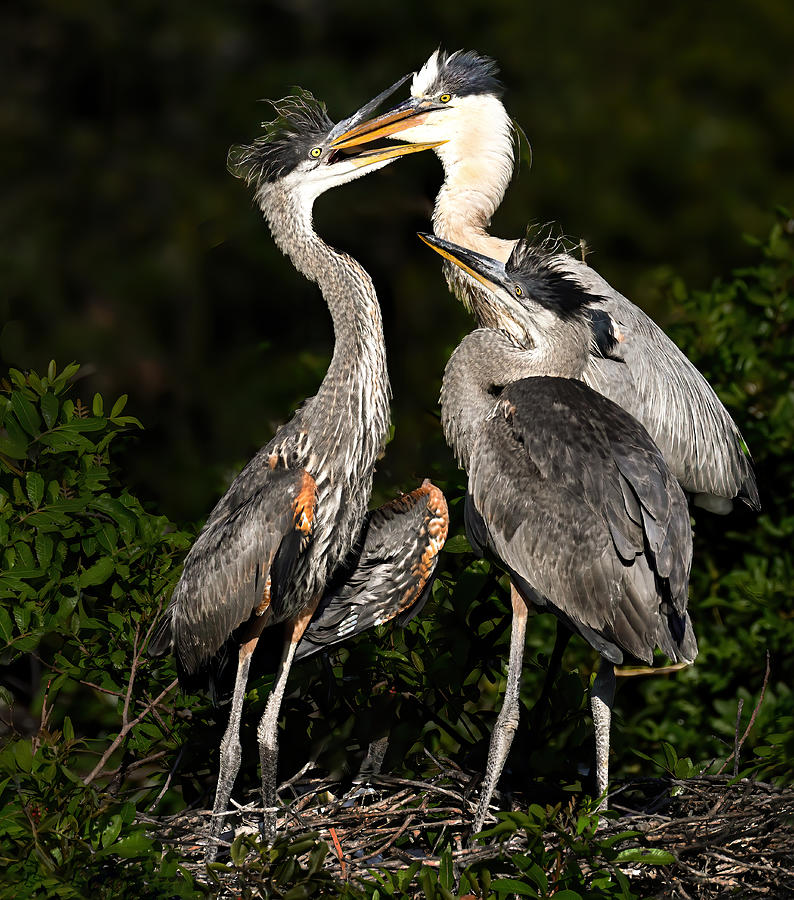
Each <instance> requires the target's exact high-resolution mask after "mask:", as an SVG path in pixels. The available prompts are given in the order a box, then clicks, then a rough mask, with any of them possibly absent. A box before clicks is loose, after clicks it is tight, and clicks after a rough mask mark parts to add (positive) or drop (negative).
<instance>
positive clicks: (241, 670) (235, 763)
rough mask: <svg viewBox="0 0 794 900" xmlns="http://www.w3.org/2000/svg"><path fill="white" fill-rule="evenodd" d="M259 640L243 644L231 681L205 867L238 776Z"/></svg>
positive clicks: (212, 855)
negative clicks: (248, 686)
mask: <svg viewBox="0 0 794 900" xmlns="http://www.w3.org/2000/svg"><path fill="white" fill-rule="evenodd" d="M258 640H259V638H258V637H256V638H253V639H252V640H250V641H248V642H247V643H244V644H242V645H241V646H240V651H239V655H238V659H237V676H236V678H235V681H234V694H233V695H232V708H231V712H230V713H229V724H228V725H227V726H226V731H225V733H224V735H223V740H222V741H221V752H220V756H221V759H220V768H219V771H218V786H217V788H216V789H215V802H214V803H213V805H212V820H211V821H210V829H209V834H208V841H207V850H206V854H205V860H206V862H208V863H211V862H214V861H215V857H216V855H217V853H218V835H219V834H220V833H221V829H222V828H223V821H224V819H225V818H226V810H227V807H228V805H229V797H230V796H231V793H232V787H233V786H234V780H235V778H237V773H238V772H239V770H240V759H241V757H242V749H241V747H240V721H241V719H242V715H243V701H244V700H245V686H246V684H247V682H248V670H249V669H250V668H251V656H252V655H253V652H254V648H255V647H256V643H257V641H258Z"/></svg>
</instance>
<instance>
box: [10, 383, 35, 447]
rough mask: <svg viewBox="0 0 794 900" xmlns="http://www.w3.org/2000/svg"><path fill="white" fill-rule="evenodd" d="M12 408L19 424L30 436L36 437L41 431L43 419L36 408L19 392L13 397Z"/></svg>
mask: <svg viewBox="0 0 794 900" xmlns="http://www.w3.org/2000/svg"><path fill="white" fill-rule="evenodd" d="M11 407H12V408H13V410H14V414H15V415H16V417H17V419H18V420H19V424H20V425H21V426H22V427H23V428H24V429H25V431H27V433H28V434H29V435H32V436H34V437H35V435H37V434H38V433H39V432H40V431H41V418H40V417H39V414H38V412H37V411H36V407H35V406H34V405H33V404H32V403H31V402H30V400H28V398H27V397H25V396H23V395H22V394H20V393H19V392H18V391H15V392H14V393H13V394H12V395H11Z"/></svg>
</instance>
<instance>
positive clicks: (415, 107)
mask: <svg viewBox="0 0 794 900" xmlns="http://www.w3.org/2000/svg"><path fill="white" fill-rule="evenodd" d="M442 108H443V107H439V106H438V105H437V104H436V103H434V102H433V101H432V100H417V99H416V98H411V99H410V100H406V101H405V102H404V103H401V104H400V105H399V106H395V107H394V108H393V109H390V110H389V112H387V113H384V114H383V115H382V116H377V117H375V118H374V119H369V121H366V122H362V123H361V124H360V125H356V126H355V127H353V128H349V129H348V130H347V131H345V132H344V133H343V134H340V135H339V136H338V137H337V138H336V139H335V140H334V142H333V144H332V146H333V148H334V149H335V150H345V149H347V148H348V147H356V146H358V145H359V144H368V143H370V142H371V141H375V140H377V139H378V138H385V137H389V136H390V135H392V134H399V132H401V131H405V130H406V129H408V128H413V127H414V126H415V125H421V124H422V122H424V121H426V119H427V117H428V116H429V115H431V114H432V113H433V112H434V111H435V110H436V109H442Z"/></svg>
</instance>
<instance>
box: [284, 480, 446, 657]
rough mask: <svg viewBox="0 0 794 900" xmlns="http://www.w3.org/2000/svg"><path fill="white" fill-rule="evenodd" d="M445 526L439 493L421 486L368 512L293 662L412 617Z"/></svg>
mask: <svg viewBox="0 0 794 900" xmlns="http://www.w3.org/2000/svg"><path fill="white" fill-rule="evenodd" d="M448 525H449V513H448V511H447V504H446V500H445V499H444V495H443V494H442V493H441V491H440V490H439V489H438V488H437V487H435V486H434V485H433V484H431V483H430V482H429V481H427V480H425V482H424V484H423V485H422V486H421V487H419V488H417V489H416V490H415V491H411V493H410V494H405V495H404V496H402V497H398V498H397V499H395V500H392V501H390V502H389V503H386V504H384V505H383V506H381V507H379V508H378V509H376V510H373V511H372V512H370V513H368V514H367V516H366V518H365V520H364V525H363V527H362V528H361V531H360V533H359V537H358V541H357V544H356V547H355V548H354V549H353V551H352V552H351V554H350V556H349V557H348V559H347V560H345V562H344V564H343V565H342V567H341V569H340V570H339V571H338V573H337V574H336V575H335V576H334V578H333V580H332V582H331V584H330V585H329V587H328V589H327V590H326V592H325V594H324V595H323V599H322V600H321V601H320V605H319V607H318V609H317V612H316V613H315V614H314V616H313V618H312V621H311V622H310V623H309V627H308V628H307V629H306V632H305V634H304V635H303V639H302V640H301V642H300V644H299V645H298V649H297V651H296V653H295V660H296V661H298V660H301V659H305V658H306V657H308V656H311V655H312V654H314V653H317V652H318V651H320V650H325V649H326V648H328V647H330V646H332V645H334V644H337V643H339V642H340V641H344V640H347V639H349V638H350V637H353V636H354V635H356V634H360V633H361V632H362V631H366V630H367V629H368V628H371V627H372V626H373V625H383V624H384V623H385V622H388V621H390V620H391V619H393V618H395V617H396V616H400V623H401V624H403V625H404V624H405V623H406V622H407V621H408V620H409V619H412V618H413V617H414V616H416V615H418V614H419V613H420V612H421V610H422V607H423V606H424V604H425V602H426V601H427V598H428V596H429V593H430V588H431V586H432V583H433V575H434V573H435V568H436V564H437V562H438V553H439V551H440V550H441V548H442V547H443V545H444V542H445V540H446V537H447V528H448Z"/></svg>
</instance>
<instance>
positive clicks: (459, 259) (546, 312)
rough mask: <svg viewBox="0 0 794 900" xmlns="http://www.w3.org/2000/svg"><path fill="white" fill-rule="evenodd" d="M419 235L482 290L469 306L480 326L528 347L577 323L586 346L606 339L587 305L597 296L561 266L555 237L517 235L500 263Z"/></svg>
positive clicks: (617, 338) (455, 245)
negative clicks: (535, 238) (534, 238)
mask: <svg viewBox="0 0 794 900" xmlns="http://www.w3.org/2000/svg"><path fill="white" fill-rule="evenodd" d="M419 237H420V238H421V239H422V240H423V241H424V242H425V243H426V244H427V245H428V246H429V247H432V248H433V249H434V250H435V251H436V252H437V253H439V254H440V255H441V256H443V257H444V258H445V259H448V260H449V261H450V262H452V263H454V265H456V266H458V267H459V268H461V269H463V270H464V271H465V272H467V273H468V274H469V275H471V276H472V277H473V278H476V279H477V281H479V282H480V283H481V284H482V285H483V286H484V287H485V288H486V290H485V291H482V292H480V293H479V294H478V296H477V298H476V300H475V306H474V313H475V315H476V316H477V318H478V320H479V321H480V323H481V324H482V325H485V326H486V327H491V328H498V329H500V330H502V331H505V332H507V333H508V334H510V335H511V336H512V337H513V338H514V339H515V340H517V341H518V342H519V343H522V344H524V345H525V346H529V345H530V344H538V343H542V342H544V340H545V337H546V336H547V335H548V334H549V333H551V332H552V331H554V330H555V329H557V328H558V327H559V326H560V325H561V324H564V323H574V324H576V323H581V324H583V325H586V327H587V332H588V334H589V336H590V337H589V340H590V343H591V344H593V343H597V344H600V343H606V341H605V340H604V337H603V335H602V333H601V332H602V331H603V328H604V327H605V323H604V322H603V321H602V320H601V318H600V317H596V318H593V316H592V315H591V313H592V305H593V304H594V303H599V301H600V300H601V299H602V298H600V297H597V296H595V295H593V294H590V293H588V292H587V291H586V290H585V288H583V287H582V286H581V285H580V284H579V283H578V282H576V281H575V280H574V279H573V278H572V277H571V276H570V274H569V273H567V272H565V271H564V269H563V268H562V267H561V266H560V264H559V258H560V254H559V245H558V242H557V241H552V242H541V243H533V242H532V241H530V240H527V239H522V240H520V241H517V242H516V245H515V247H514V249H513V252H512V253H511V255H510V258H509V259H508V260H507V262H506V263H502V262H500V261H499V260H496V259H492V258H491V257H489V256H484V255H483V254H482V253H476V252H475V251H474V250H468V249H467V248H465V247H461V246H459V245H458V244H453V243H451V242H450V241H445V240H442V239H441V238H439V237H437V236H436V235H431V234H420V235H419ZM596 325H597V326H598V333H596ZM620 339H621V338H620V337H616V338H615V340H620Z"/></svg>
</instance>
